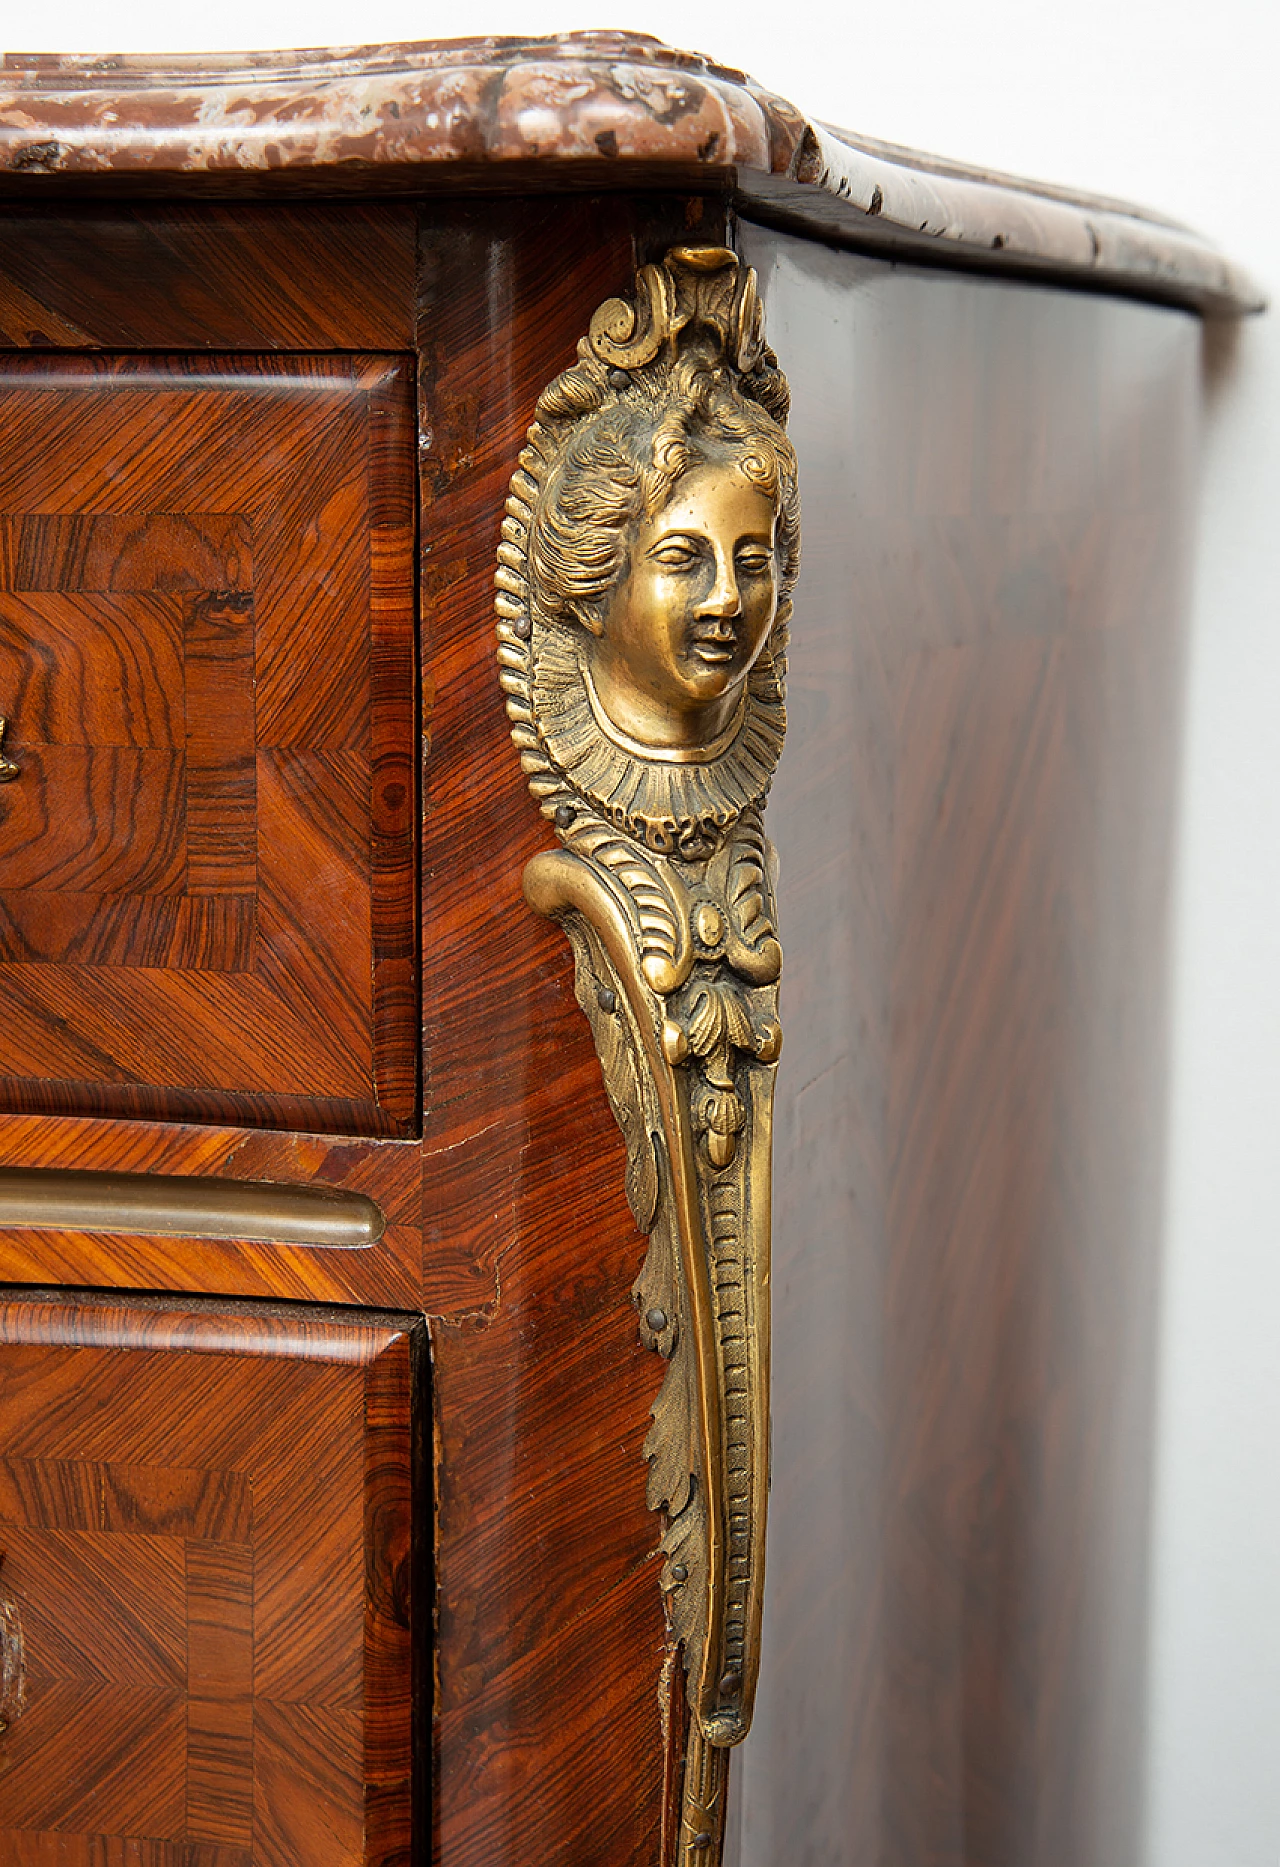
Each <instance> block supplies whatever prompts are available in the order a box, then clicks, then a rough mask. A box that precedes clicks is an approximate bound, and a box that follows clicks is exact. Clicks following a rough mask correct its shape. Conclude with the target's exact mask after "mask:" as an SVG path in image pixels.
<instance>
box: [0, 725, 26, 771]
mask: <svg viewBox="0 0 1280 1867" xmlns="http://www.w3.org/2000/svg"><path fill="white" fill-rule="evenodd" d="M8 730H9V721H8V719H7V717H6V716H5V715H4V714H3V713H0V784H12V783H13V781H14V779H15V778H20V777H21V776H22V769H21V767H20V766H18V765H15V764H14V762H13V760H12V759H11V758H6V757H5V756H4V736H5V734H6V733H7V732H8Z"/></svg>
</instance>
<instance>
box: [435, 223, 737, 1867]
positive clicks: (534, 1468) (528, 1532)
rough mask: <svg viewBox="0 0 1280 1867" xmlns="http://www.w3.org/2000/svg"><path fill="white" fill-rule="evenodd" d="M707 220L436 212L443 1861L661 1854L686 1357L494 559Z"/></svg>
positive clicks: (634, 1863) (461, 1866)
mask: <svg viewBox="0 0 1280 1867" xmlns="http://www.w3.org/2000/svg"><path fill="white" fill-rule="evenodd" d="M688 212H689V216H690V219H689V220H688V221H686V219H685V209H684V207H683V204H673V208H672V215H671V217H670V218H668V219H667V220H666V222H665V224H664V223H663V222H662V220H661V219H660V217H658V216H655V215H653V214H652V213H651V212H648V211H646V213H645V215H644V217H643V218H642V217H641V216H640V215H639V214H637V215H636V216H635V217H634V218H633V217H632V216H631V215H629V214H628V213H627V212H624V211H622V210H621V209H620V207H619V204H617V203H609V202H588V203H582V204H576V203H575V204H572V205H571V204H567V203H562V204H560V205H558V206H556V207H555V208H554V209H553V210H552V209H548V208H546V207H541V206H540V207H539V209H538V211H536V212H531V211H530V210H529V209H528V208H527V207H513V208H512V209H511V210H509V211H505V210H504V211H503V212H501V213H499V212H498V210H496V209H495V208H493V207H492V206H491V207H489V208H487V209H486V210H485V211H484V212H483V213H481V212H480V211H479V210H478V209H466V208H461V209H460V208H456V207H455V208H452V209H450V210H448V211H447V212H441V213H438V214H436V213H433V215H432V218H431V221H430V222H429V223H428V225H427V226H426V227H425V229H424V245H423V280H424V304H423V317H422V339H421V341H422V360H421V364H420V381H421V384H422V393H423V397H424V435H425V438H426V440H427V442H428V445H427V446H426V447H425V448H424V453H423V469H424V498H425V501H426V509H425V513H424V524H423V532H424V541H425V540H429V550H428V551H427V552H426V554H425V555H424V559H423V572H422V575H423V608H424V622H425V626H426V630H427V635H426V643H425V647H424V657H423V664H424V668H425V669H427V670H428V671H429V675H430V679H431V682H432V690H433V698H432V713H431V760H430V764H429V767H428V771H427V787H426V796H425V825H426V830H425V833H426V846H425V851H424V872H423V890H424V895H423V899H424V941H425V943H426V945H427V946H428V948H429V950H430V951H431V953H432V954H433V963H434V966H435V977H436V980H437V982H438V983H437V987H436V989H434V990H433V991H432V992H431V993H430V994H429V996H428V998H427V1000H426V1004H425V1012H426V1034H427V1035H426V1054H427V1056H428V1058H429V1059H430V1064H429V1068H430V1081H429V1091H428V1105H429V1110H430V1114H429V1118H428V1121H427V1124H426V1130H425V1135H424V1148H425V1156H426V1159H425V1172H426V1178H425V1187H424V1195H425V1216H426V1227H427V1230H426V1238H425V1278H424V1281H426V1282H430V1280H431V1279H432V1278H433V1277H444V1278H446V1279H447V1281H448V1282H449V1284H450V1286H451V1287H452V1288H453V1289H454V1290H455V1291H456V1292H457V1293H458V1295H459V1296H461V1293H462V1292H463V1291H464V1290H465V1289H467V1288H468V1287H469V1289H470V1293H471V1294H470V1298H469V1301H468V1302H467V1304H466V1313H465V1314H464V1315H463V1316H461V1317H460V1318H459V1319H458V1320H457V1321H456V1322H453V1323H450V1324H448V1325H445V1326H443V1327H441V1328H439V1329H438V1330H437V1331H436V1333H435V1338H434V1350H435V1379H436V1383H437V1385H436V1390H435V1391H436V1396H437V1420H438V1432H439V1449H438V1458H439V1467H438V1473H439V1476H438V1483H439V1494H438V1509H437V1557H436V1559H437V1575H438V1587H439V1615H440V1647H439V1690H440V1698H439V1720H438V1725H437V1771H438V1799H437V1814H436V1827H435V1859H436V1861H437V1862H438V1863H439V1867H481V1864H482V1863H490V1862H493V1861H510V1862H517V1861H520V1862H524V1861H538V1862H541V1863H546V1867H656V1863H657V1862H658V1860H659V1855H660V1848H661V1827H662V1815H663V1806H662V1805H663V1787H664V1767H665V1761H666V1744H665V1741H664V1731H663V1726H662V1717H661V1712H660V1704H659V1686H660V1681H661V1676H662V1667H663V1661H664V1657H665V1651H666V1649H665V1629H664V1621H663V1611H662V1603H661V1597H660V1593H659V1590H658V1588H657V1585H656V1577H655V1574H654V1562H653V1556H654V1547H655V1543H656V1531H657V1527H656V1524H655V1521H654V1519H653V1518H652V1517H650V1516H649V1513H648V1512H647V1510H646V1506H645V1495H644V1494H645V1465H644V1460H643V1457H642V1454H641V1446H642V1443H643V1440H644V1436H645V1431H646V1426H647V1417H648V1410H649V1407H650V1405H651V1403H652V1400H653V1397H654V1395H655V1393H656V1391H657V1386H658V1383H659V1379H660V1375H661V1368H660V1366H659V1365H658V1362H657V1359H656V1358H655V1357H653V1356H652V1355H650V1354H649V1353H648V1352H647V1351H645V1350H644V1349H643V1348H642V1346H641V1344H640V1342H639V1339H638V1334H637V1330H636V1322H635V1315H634V1311H633V1309H632V1307H631V1303H630V1297H629V1292H630V1286H631V1284H632V1282H633V1280H634V1278H635V1276H636V1273H637V1271H638V1270H639V1267H640V1263H641V1260H642V1258H643V1255H644V1241H643V1240H642V1239H641V1238H640V1237H638V1236H637V1234H636V1231H635V1227H634V1223H633V1221H632V1220H631V1218H630V1215H629V1213H628V1210H627V1207H626V1201H625V1197H624V1193H623V1179H624V1169H625V1162H624V1155H623V1148H622V1143H621V1137H620V1135H619V1133H618V1130H617V1127H616V1124H615V1123H614V1122H613V1119H612V1117H611V1115H610V1113H609V1110H608V1106H607V1103H606V1101H605V1098H604V1094H603V1088H602V1084H601V1080H600V1073H599V1065H598V1063H597V1062H596V1058H595V1055H594V1051H593V1049H592V1045H591V1039H590V1034H589V1031H588V1029H587V1027H586V1024H585V1021H584V1020H583V1019H582V1016H581V1013H580V1012H579V1011H578V1009H577V1006H576V1003H575V1001H574V997H573V985H572V959H571V956H570V954H569V951H568V948H567V946H566V944H565V943H564V941H563V939H562V938H561V937H560V936H559V935H558V934H557V933H556V932H555V931H554V930H553V929H550V928H548V927H546V926H545V925H543V924H542V923H540V922H539V921H538V919H537V918H536V916H534V915H533V914H531V913H530V912H529V910H528V908H527V907H526V905H525V903H524V900H523V897H522V895H521V892H520V874H521V870H522V868H523V865H524V863H525V861H526V860H527V859H528V857H529V856H531V855H532V854H533V853H534V851H535V850H537V849H538V848H540V847H543V846H545V844H546V842H547V841H548V840H549V839H548V836H547V832H546V830H545V828H544V826H543V825H542V823H541V822H540V820H539V817H538V813H537V810H536V808H535V807H534V806H533V804H532V803H531V800H530V799H529V797H528V794H527V792H526V789H525V784H524V778H523V774H522V773H521V770H520V765H519V760H518V759H517V758H516V757H515V755H514V752H513V750H512V747H511V742H510V737H509V730H508V723H507V720H506V716H505V713H504V710H503V706H502V696H501V692H500V689H499V687H498V684H497V681H496V678H495V673H494V661H493V625H492V575H493V558H492V552H493V547H494V542H495V539H496V528H497V521H498V517H499V515H500V513H501V510H502V503H503V499H504V497H505V493H506V486H507V482H508V480H509V477H510V474H511V471H512V467H513V465H514V462H515V459H516V457H517V455H518V453H519V449H520V446H521V444H522V441H523V436H524V432H525V430H526V428H527V426H528V423H529V421H530V419H531V417H532V412H533V407H534V404H535V402H536V399H537V397H538V395H539V393H540V392H541V390H542V388H543V387H544V386H545V384H546V383H547V382H548V381H549V380H550V379H551V377H553V376H554V375H555V374H556V373H557V372H558V371H559V370H560V369H562V368H563V367H564V366H565V365H566V363H567V362H568V361H569V360H571V358H572V356H573V354H574V350H575V346H576V344H577V342H578V339H579V338H580V337H581V335H582V333H583V331H584V329H585V325H586V321H587V319H588V318H589V317H590V314H591V311H592V310H593V309H594V307H595V306H596V305H597V304H598V303H599V302H600V301H601V300H602V299H603V298H606V297H608V296H609V295H610V294H612V293H614V292H617V291H618V290H619V289H620V288H621V287H622V286H623V285H624V284H625V282H626V281H627V280H628V279H629V278H630V277H631V276H632V274H633V270H634V266H635V264H636V261H637V259H638V258H639V259H643V260H649V259H651V258H654V257H655V256H656V253H657V252H660V251H662V250H665V248H666V246H668V245H670V244H673V243H674V242H675V240H677V239H679V238H680V237H682V236H683V237H689V232H688V230H689V228H690V227H691V226H692V227H696V228H697V229H698V231H699V233H701V234H702V235H703V237H706V238H707V239H711V240H714V239H715V238H716V235H717V233H718V232H720V231H721V228H720V226H719V225H718V224H717V223H714V222H712V221H711V219H710V217H709V215H708V218H707V219H705V220H702V221H701V222H699V220H698V219H697V218H696V217H697V216H699V215H701V214H703V212H704V208H703V204H701V203H693V204H691V205H690V207H689V210H688ZM428 424H429V425H428ZM672 1735H673V1739H674V1741H675V1742H677V1743H678V1742H679V1741H680V1735H681V1734H680V1731H679V1729H678V1727H677V1728H676V1729H675V1730H674V1731H673V1734H672Z"/></svg>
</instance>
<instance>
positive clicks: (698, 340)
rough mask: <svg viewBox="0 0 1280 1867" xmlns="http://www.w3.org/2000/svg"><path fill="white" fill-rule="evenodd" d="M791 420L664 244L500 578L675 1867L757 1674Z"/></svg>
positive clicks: (503, 649) (735, 317) (688, 263)
mask: <svg viewBox="0 0 1280 1867" xmlns="http://www.w3.org/2000/svg"><path fill="white" fill-rule="evenodd" d="M788 403H789V394H788V389H787V384H786V380H785V378H784V376H783V375H782V373H781V371H780V370H779V369H778V365H777V360H776V358H775V357H774V355H773V352H772V351H771V350H770V349H769V348H768V347H767V345H766V344H765V342H764V335H763V320H762V315H761V308H760V303H759V298H758V295H757V290H756V280H755V275H754V274H753V273H752V272H751V271H750V270H749V269H748V268H747V267H745V266H742V265H740V264H739V262H738V260H737V258H736V257H735V255H734V254H732V253H731V252H728V251H727V250H725V249H723V248H719V247H679V248H675V249H673V250H672V251H671V252H669V253H668V254H667V255H666V257H665V259H664V260H663V261H662V262H661V264H659V265H649V266H645V267H644V268H643V269H642V270H641V272H640V274H639V277H638V279H637V281H636V285H635V291H634V296H633V298H632V299H631V300H625V299H621V298H614V299H610V300H608V301H607V302H606V303H605V304H603V305H602V306H600V308H599V309H598V310H597V311H596V313H595V315H594V317H593V318H592V319H591V324H590V330H589V334H588V335H587V336H586V337H585V338H584V339H583V340H582V342H581V343H580V344H579V346H578V356H577V360H576V362H575V363H574V364H573V365H572V366H571V367H570V368H568V369H567V370H565V371H564V372H563V373H562V374H561V375H560V376H558V377H557V378H556V379H555V381H554V382H552V383H551V384H550V385H549V386H548V387H547V388H546V389H545V390H544V392H543V394H542V396H541V397H540V399H539V402H538V405H537V410H536V414H535V419H534V422H533V426H532V427H531V428H530V430H529V435H528V441H527V444H526V446H525V448H524V450H523V452H522V453H521V456H520V462H519V466H518V467H517V470H516V472H515V474H514V475H513V477H512V481H511V490H510V497H509V498H508V500H507V506H506V517H505V519H504V521H503V526H502V543H501V545H500V546H499V550H498V570H497V578H496V581H497V599H496V607H497V612H498V661H499V669H500V678H501V682H502V686H503V689H504V691H505V694H506V702H507V711H508V714H509V716H510V719H511V726H512V737H513V739H514V741H515V744H516V747H517V750H518V751H519V754H520V759H521V763H522V765H523V768H524V771H525V775H526V777H527V779H528V782H529V787H530V789H531V791H532V792H533V795H534V797H535V798H536V799H537V801H538V803H539V804H540V806H541V809H542V812H543V814H544V815H545V816H546V817H548V818H549V819H550V821H551V822H552V823H553V825H554V827H555V830H556V834H557V836H558V837H559V840H560V843H561V845H562V848H561V849H559V850H557V851H555V852H554V853H545V854H542V855H539V856H536V857H535V858H534V859H533V860H532V861H531V862H530V863H529V864H528V866H527V867H526V869H525V874H524V890H525V895H526V897H527V899H528V901H529V902H530V904H531V905H532V906H533V907H534V908H535V909H537V910H538V912H539V913H542V914H545V915H547V916H549V917H551V918H553V919H555V920H557V921H558V922H560V923H561V924H562V925H563V927H564V929H565V931H566V933H567V934H568V936H569V939H570V941H571V942H572V945H573V949H574V954H575V959H576V989H577V996H578V1000H579V1003H580V1004H581V1006H582V1008H583V1010H584V1012H585V1013H586V1015H587V1018H588V1020H589V1022H590V1025H591V1030H592V1034H593V1037H594V1040H595V1044H596V1049H597V1052H598V1054H599V1057H600V1062H601V1067H602V1071H603V1075H604V1080H605V1087H606V1090H607V1093H608V1097H609V1101H610V1104H611V1106H612V1109H613V1112H614V1114H615V1116H616V1118H617V1121H618V1124H619V1126H620V1128H621V1129H622V1132H623V1135H624V1138H625V1140H626V1144H627V1181H626V1191H627V1198H628V1201H629V1203H630V1207H631V1210H632V1212H633V1214H634V1216H635V1220H636V1223H637V1225H638V1226H639V1228H640V1230H641V1231H642V1232H643V1233H645V1234H647V1236H648V1239H649V1250H648V1255H647V1257H646V1259H645V1263H644V1267H643V1269H642V1271H641V1273H640V1276H639V1278H638V1280H637V1283H636V1286H635V1291H634V1296H635V1300H636V1303H637V1307H638V1309H639V1312H640V1329H641V1334H642V1337H643V1338H644V1340H645V1341H646V1342H647V1343H648V1344H649V1345H650V1346H651V1347H652V1348H654V1349H656V1350H657V1351H658V1352H659V1353H660V1354H661V1355H662V1356H663V1357H664V1359H665V1360H666V1362H667V1372H666V1376H665V1379H664V1382H663V1385H662V1389H661V1392H660V1394H659V1397H658V1399H657V1401H656V1403H655V1406H654V1410H653V1425H652V1428H651V1431H650V1433H649V1436H648V1439H647V1441H646V1443H645V1453H646V1456H647V1457H648V1459H649V1462H650V1463H649V1492H648V1495H649V1503H650V1506H651V1508H652V1509H654V1510H655V1511H662V1512H663V1513H664V1520H665V1521H664V1530H663V1535H662V1544H661V1547H662V1553H663V1556H664V1558H665V1560H664V1563H663V1568H662V1587H663V1591H664V1595H665V1597H666V1602H667V1610H668V1615H669V1620H670V1625H671V1628H672V1633H673V1637H674V1638H675V1640H676V1641H678V1643H679V1645H680V1646H681V1648H682V1650H683V1657H684V1665H685V1669H686V1675H687V1687H688V1700H689V1705H690V1709H691V1731H690V1741H689V1748H688V1751H687V1754H686V1760H685V1787H684V1796H683V1808H682V1816H681V1832H680V1839H679V1843H678V1846H677V1850H676V1851H677V1858H678V1859H679V1860H681V1861H684V1860H686V1859H687V1860H688V1861H690V1862H693V1861H700V1862H707V1861H709V1860H713V1859H715V1858H718V1855H719V1851H720V1846H721V1841H722V1836H723V1818H724V1788H725V1753H726V1751H727V1749H728V1747H729V1746H731V1745H733V1744H735V1743H737V1742H738V1741H739V1740H740V1739H741V1738H742V1737H743V1736H745V1734H746V1732H747V1729H748V1727H749V1724H750V1719H751V1708H752V1702H753V1697H754V1691H755V1683H756V1675H757V1670H758V1666H759V1637H760V1619H761V1604H762V1586H763V1579H764V1529H765V1507H766V1498H767V1490H768V1447H769V1302H768V1292H769V1224H770V1216H769V1202H770V1152H771V1137H772V1108H773V1082H774V1074H775V1064H776V1061H777V1057H778V1053H779V1049H780V1047H781V1041H782V1033H781V1027H780V1025H779V1022H778V977H779V973H780V970H781V965H782V953H781V948H780V946H779V942H778V936H777V931H776V925H775V912H774V902H773V885H772V879H771V873H770V862H771V851H770V848H769V845H768V843H767V841H766V839H765V834H764V827H763V808H764V803H765V799H766V796H767V793H768V790H769V785H770V782H771V780H772V777H773V772H774V768H775V766H776V764H777V760H778V756H779V753H780V751H781V748H782V740H783V734H784V731H785V726H786V715H785V705H784V680H785V672H786V645H787V629H788V623H789V619H790V595H791V590H792V587H793V585H794V582H795V578H796V572H797V569H798V565H799V498H798V491H797V474H796V461H795V454H794V452H793V450H792V447H791V444H790V442H789V441H788V439H787V436H786V433H785V423H786V419H787V412H788Z"/></svg>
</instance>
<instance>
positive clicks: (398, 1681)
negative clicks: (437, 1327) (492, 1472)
mask: <svg viewBox="0 0 1280 1867" xmlns="http://www.w3.org/2000/svg"><path fill="white" fill-rule="evenodd" d="M422 1336H423V1329H422V1325H421V1324H420V1323H414V1322H413V1320H412V1319H410V1318H397V1317H392V1316H387V1315H383V1314H380V1313H366V1314H363V1315H361V1314H357V1313H352V1312H348V1313H347V1314H342V1313H341V1312H334V1311H322V1310H314V1309H306V1308H298V1309H293V1310H285V1309H278V1310H275V1311H266V1310H264V1309H261V1308H256V1307H240V1308H236V1307H228V1306H226V1305H218V1304H200V1303H198V1302H196V1303H192V1304H191V1305H190V1306H188V1307H187V1308H185V1309H182V1308H172V1307H166V1306H165V1305H164V1304H162V1303H159V1302H153V1303H151V1304H146V1303H145V1302H139V1301H134V1302H129V1301H119V1300H111V1299H104V1298H100V1297H92V1296H89V1295H86V1294H84V1293H79V1294H78V1295H77V1296H75V1297H74V1298H72V1297H70V1296H67V1297H63V1296H61V1295H58V1294H56V1293H47V1294H44V1295H41V1294H39V1293H25V1294H23V1295H20V1296H16V1297H14V1298H12V1299H11V1300H9V1301H7V1302H5V1303H3V1304H0V1422H2V1425H0V1438H2V1443H3V1452H2V1453H0V1540H2V1541H3V1548H4V1561H3V1565H2V1566H0V1609H2V1612H0V1632H2V1634H3V1639H4V1642H5V1651H6V1654H7V1655H10V1656H11V1655H12V1654H13V1652H14V1651H15V1649H17V1648H19V1647H20V1654H19V1658H18V1660H17V1663H16V1666H14V1665H8V1666H6V1667H5V1668H3V1669H2V1672H3V1677H4V1681H5V1683H4V1688H3V1689H4V1695H5V1703H4V1705H3V1707H2V1708H0V1709H2V1710H3V1713H4V1716H5V1718H6V1720H7V1729H6V1730H5V1731H4V1732H3V1733H2V1734H0V1854H2V1855H3V1858H4V1860H5V1861H6V1863H9V1862H21V1863H22V1867H64V1864H65V1863H66V1862H68V1861H72V1862H81V1861H83V1862H84V1863H85V1864H86V1867H88V1863H90V1862H95V1863H96V1862H98V1861H105V1860H115V1859H117V1858H118V1859H120V1860H121V1861H124V1860H126V1859H127V1860H128V1861H129V1862H130V1863H134V1862H142V1861H145V1862H146V1863H147V1867H192V1864H193V1863H198V1867H375V1863H376V1864H377V1867H391V1863H392V1862H402V1861H403V1860H405V1859H406V1858H407V1857H408V1851H409V1849H410V1848H411V1846H412V1841H413V1820H414V1808H413V1803H414V1771H415V1764H414V1753H413V1742H412V1719H413V1706H412V1689H413V1677H414V1661H413V1620H412V1616H413V1613H414V1612H415V1607H414V1574H415V1570H414V1561H415V1558H414V1548H413V1534H414V1533H413V1526H412V1516H411V1511H412V1500H413V1485H414V1435H415V1433H416V1431H417V1430H418V1423H417V1407H418V1398H417V1384H418V1382H419V1381H420V1378H421V1370H420V1356H421V1348H422ZM417 1611H418V1612H421V1611H422V1610H421V1609H420V1608H419V1609H418V1610H417Z"/></svg>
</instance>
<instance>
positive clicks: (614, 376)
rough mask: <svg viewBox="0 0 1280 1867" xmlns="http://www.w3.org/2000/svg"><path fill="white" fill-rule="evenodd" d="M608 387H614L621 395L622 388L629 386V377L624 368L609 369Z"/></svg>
mask: <svg viewBox="0 0 1280 1867" xmlns="http://www.w3.org/2000/svg"><path fill="white" fill-rule="evenodd" d="M609 387H610V388H611V389H616V390H617V391H618V393H619V395H621V393H622V391H623V390H624V389H629V388H630V387H631V378H630V376H629V375H628V374H627V372H626V370H617V369H614V370H610V371H609Z"/></svg>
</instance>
